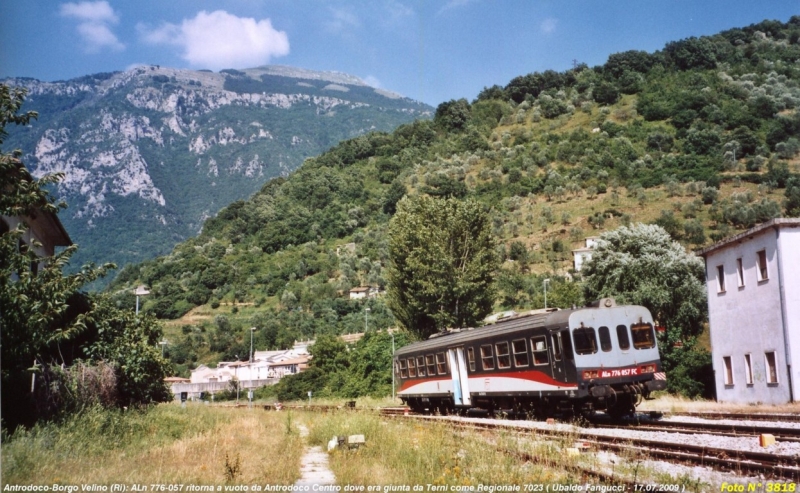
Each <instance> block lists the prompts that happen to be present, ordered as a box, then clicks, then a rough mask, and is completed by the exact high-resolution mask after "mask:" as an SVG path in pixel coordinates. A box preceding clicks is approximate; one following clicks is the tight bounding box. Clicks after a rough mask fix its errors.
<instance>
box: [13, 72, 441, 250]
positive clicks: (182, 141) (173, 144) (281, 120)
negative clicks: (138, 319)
mask: <svg viewBox="0 0 800 493" xmlns="http://www.w3.org/2000/svg"><path fill="white" fill-rule="evenodd" d="M0 82H2V83H4V84H8V85H11V86H19V87H24V88H26V89H27V90H28V95H27V98H26V103H25V106H24V108H23V110H26V111H30V110H35V111H37V112H38V113H39V118H38V120H36V121H35V122H34V123H33V124H32V125H30V126H28V127H24V128H17V129H13V128H12V129H10V130H11V132H10V136H9V137H8V138H7V140H6V143H5V145H6V149H17V148H18V149H21V150H22V151H23V160H24V162H25V164H26V165H27V166H28V168H29V169H30V170H31V171H32V172H33V173H34V174H35V175H37V176H40V175H42V174H45V173H52V172H63V173H65V178H64V180H63V181H62V182H61V183H60V185H59V186H58V189H57V191H56V195H57V196H58V197H59V198H60V199H63V200H65V201H66V202H67V203H68V204H69V208H68V209H67V210H66V211H65V212H62V214H61V216H60V217H61V221H62V222H63V223H64V225H65V227H66V228H67V230H68V231H69V232H70V235H71V236H72V238H73V240H74V241H75V242H76V243H78V244H79V245H80V249H79V253H78V254H77V255H76V256H75V257H73V261H72V263H73V265H74V266H80V265H82V264H83V263H84V262H85V261H89V260H91V261H94V262H98V263H100V262H110V261H113V262H116V263H117V264H118V265H120V266H123V265H125V264H127V263H129V262H140V261H142V260H145V259H148V258H152V257H154V256H156V255H160V254H165V253H167V252H169V251H170V250H171V249H172V247H173V246H174V245H175V244H176V243H178V242H180V241H182V240H185V239H186V238H189V237H190V236H193V235H195V234H197V233H198V232H199V231H200V228H201V226H202V224H203V221H204V220H206V219H207V218H209V217H212V216H214V215H215V214H216V213H217V211H219V209H220V208H222V207H224V206H226V205H227V204H229V203H231V202H234V201H235V200H238V199H242V198H246V197H248V196H250V195H251V194H252V193H253V192H255V191H256V190H258V189H259V188H260V187H261V186H262V185H263V184H264V183H265V182H266V181H268V180H269V179H270V178H273V177H276V176H286V175H288V174H289V173H290V172H291V171H292V170H294V169H296V168H297V167H298V166H299V165H300V164H301V163H302V162H303V160H304V159H306V158H308V157H310V156H314V155H317V154H319V153H321V152H322V151H324V150H326V149H328V148H330V147H331V146H333V145H335V144H336V143H338V142H339V141H341V140H343V139H347V138H352V137H355V136H358V135H361V134H364V133H367V132H371V131H376V130H377V131H381V130H383V131H388V130H391V129H393V128H395V127H397V126H398V125H400V124H401V123H405V122H409V121H412V120H414V119H417V118H426V117H430V116H431V110H432V108H430V107H428V106H426V105H424V104H422V103H418V102H415V101H412V100H410V99H407V98H404V97H401V96H399V95H397V94H394V93H391V92H389V91H385V90H382V89H377V88H373V87H370V86H368V85H367V84H365V83H364V82H363V81H361V80H360V79H359V78H357V77H354V76H351V75H347V74H343V73H337V72H315V71H310V70H304V69H299V68H291V67H282V66H265V67H258V68H253V69H247V70H223V71H221V72H219V73H213V72H210V71H202V70H201V71H192V70H180V69H172V68H165V67H159V66H142V67H137V68H134V69H131V70H127V71H124V72H115V73H103V74H94V75H89V76H85V77H80V78H77V79H72V80H68V81H58V82H42V81H38V80H35V79H29V78H14V79H5V80H3V81H0Z"/></svg>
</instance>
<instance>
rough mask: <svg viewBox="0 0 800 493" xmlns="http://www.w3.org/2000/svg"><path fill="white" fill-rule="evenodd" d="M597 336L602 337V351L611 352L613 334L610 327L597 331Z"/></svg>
mask: <svg viewBox="0 0 800 493" xmlns="http://www.w3.org/2000/svg"><path fill="white" fill-rule="evenodd" d="M597 335H599V336H600V349H602V350H603V351H605V352H608V351H611V333H610V332H609V331H608V327H606V326H603V327H600V328H599V329H597Z"/></svg>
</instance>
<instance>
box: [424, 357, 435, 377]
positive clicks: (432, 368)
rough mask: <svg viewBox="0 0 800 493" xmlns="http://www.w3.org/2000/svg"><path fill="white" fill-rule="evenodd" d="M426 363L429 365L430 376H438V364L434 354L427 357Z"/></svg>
mask: <svg viewBox="0 0 800 493" xmlns="http://www.w3.org/2000/svg"><path fill="white" fill-rule="evenodd" d="M425 363H426V364H427V365H428V375H430V376H433V375H436V362H435V360H434V359H433V355H432V354H426V355H425Z"/></svg>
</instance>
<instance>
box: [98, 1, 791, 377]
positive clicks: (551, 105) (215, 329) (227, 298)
mask: <svg viewBox="0 0 800 493" xmlns="http://www.w3.org/2000/svg"><path fill="white" fill-rule="evenodd" d="M798 61H800V17H798V16H795V17H793V18H792V19H790V20H789V22H787V23H782V22H778V21H764V22H762V23H759V24H756V25H752V26H748V27H745V28H741V29H732V30H729V31H725V32H722V33H719V34H717V35H714V36H706V37H701V38H689V39H685V40H680V41H675V42H671V43H668V44H667V45H666V46H665V47H664V49H663V50H660V51H656V52H654V53H647V52H643V51H635V50H634V51H628V52H624V53H616V54H613V55H611V56H610V57H609V59H608V61H607V62H606V63H605V64H604V65H601V66H597V67H587V66H585V65H583V66H580V65H579V66H578V67H576V68H574V69H572V70H568V71H566V72H555V71H545V72H541V73H540V72H537V73H531V74H526V75H521V76H519V77H515V78H514V79H512V80H511V81H509V83H508V84H506V85H505V86H495V87H491V88H486V89H485V90H483V91H482V92H481V93H480V94H479V95H478V97H477V99H476V100H474V101H472V102H469V101H467V100H466V99H461V100H457V101H448V102H444V103H442V104H441V105H439V107H438V108H437V109H436V112H435V115H434V118H433V120H425V121H416V122H413V123H409V124H405V125H402V126H400V127H398V128H397V129H396V130H395V131H393V132H391V133H385V132H371V133H368V134H366V135H361V136H359V137H356V138H353V139H349V140H345V141H343V142H341V143H339V144H338V145H336V146H335V147H333V148H332V149H330V150H329V151H327V152H325V153H322V154H320V155H319V156H316V157H314V158H311V159H308V160H306V161H305V162H304V163H303V165H302V166H300V168H298V169H297V170H296V171H295V172H293V173H291V174H290V175H289V176H287V177H285V178H284V177H281V178H276V179H273V180H271V181H269V182H268V183H267V184H266V185H264V186H263V187H262V188H261V190H259V191H258V192H256V193H255V194H253V196H252V197H250V198H249V199H247V200H241V201H237V202H235V203H233V204H231V205H229V206H227V207H225V208H224V209H222V210H221V211H220V212H219V213H218V214H217V215H216V216H215V217H213V218H209V219H208V220H207V221H206V223H205V225H204V227H203V230H202V232H201V234H199V235H198V236H196V237H193V238H190V239H189V240H187V241H185V242H182V243H180V244H179V245H177V246H176V247H175V249H174V250H173V251H172V252H171V253H170V254H169V255H166V256H162V257H158V258H156V259H152V260H148V261H146V262H143V263H140V264H136V265H129V266H128V267H126V268H125V269H123V270H122V271H121V272H120V275H119V276H118V277H117V278H116V279H115V281H114V284H113V285H112V286H111V289H112V291H114V292H115V293H117V295H116V300H117V302H118V303H119V304H120V306H127V307H133V306H134V303H135V299H134V298H133V296H132V295H131V294H130V292H131V291H130V288H131V287H133V286H136V285H138V284H139V283H145V284H147V285H148V286H150V288H151V290H152V294H151V295H150V296H149V297H147V299H146V300H145V302H144V305H143V306H144V308H143V310H144V311H146V312H150V313H154V314H155V315H156V316H158V317H160V318H162V319H173V321H170V322H167V324H166V333H167V339H168V340H169V341H170V346H168V348H167V351H169V355H170V358H171V359H172V361H173V363H174V364H175V368H176V370H177V371H180V372H183V373H184V374H185V372H186V371H187V370H188V369H189V368H191V367H193V366H194V365H196V364H197V363H198V362H204V363H213V362H214V361H218V360H219V359H220V358H222V359H228V358H234V357H235V356H236V355H237V354H238V355H241V354H247V352H248V350H249V349H248V348H249V342H250V337H251V336H252V337H255V344H256V347H259V348H264V347H268V348H278V347H290V346H291V344H292V342H293V341H295V340H306V339H308V338H313V337H315V336H316V335H319V334H344V333H350V332H354V331H360V330H363V328H364V327H365V326H368V327H369V328H370V329H373V328H385V327H387V326H391V325H392V324H393V323H394V322H393V319H392V315H391V313H390V312H389V310H388V309H387V308H386V305H385V304H384V303H383V301H382V300H381V299H380V298H377V299H371V300H367V301H350V300H349V299H347V292H348V290H349V289H350V288H351V287H354V286H363V285H367V284H368V285H372V286H382V285H383V284H384V278H383V269H384V268H385V266H386V264H387V262H388V260H389V259H388V254H387V241H388V240H387V238H386V231H387V225H388V222H389V220H390V219H391V217H392V214H393V212H394V210H395V205H396V203H397V202H398V201H399V200H400V199H401V197H402V196H403V195H415V194H429V195H438V196H445V195H450V196H457V197H468V198H472V199H475V200H478V201H480V202H482V203H484V204H485V205H486V207H487V208H489V209H490V210H491V216H492V225H493V232H494V235H495V236H496V237H497V239H498V242H499V243H500V244H501V245H502V246H501V248H500V249H499V251H498V254H499V255H502V257H503V259H504V261H505V262H504V263H503V265H502V268H501V269H500V271H499V272H498V273H497V282H498V292H499V297H498V299H497V302H496V308H497V309H498V310H499V309H517V310H526V309H532V308H541V307H542V306H543V284H544V280H545V279H548V280H550V282H549V283H548V290H547V296H548V302H549V304H550V306H571V305H572V304H581V303H583V301H584V300H583V299H582V295H581V285H580V273H578V272H574V270H573V269H572V259H573V256H572V253H571V250H572V249H576V248H579V247H582V246H584V239H585V238H586V237H588V236H598V235H600V234H601V233H602V232H603V231H605V230H611V229H616V228H617V227H619V226H621V225H624V224H629V223H635V222H644V223H656V224H659V225H661V226H663V227H664V228H665V229H666V230H667V231H668V232H669V233H670V235H672V237H673V238H674V239H676V240H677V241H680V242H681V243H682V244H684V245H685V247H686V248H687V249H692V248H699V247H701V246H703V245H707V244H709V243H710V242H713V241H717V240H719V239H722V238H725V237H727V236H730V235H732V234H734V233H737V232H741V231H743V230H745V229H747V228H748V227H750V226H752V225H753V224H755V223H757V222H760V221H765V220H768V219H770V218H772V217H776V216H779V215H783V214H786V215H792V214H794V215H797V214H800V158H799V156H800V154H799V153H800V111H798V108H800V64H798ZM367 306H368V307H369V308H370V311H369V312H368V313H367V312H366V310H365V307H367ZM251 327H256V328H258V329H259V330H257V331H255V332H251V331H250V330H249V329H250V328H251Z"/></svg>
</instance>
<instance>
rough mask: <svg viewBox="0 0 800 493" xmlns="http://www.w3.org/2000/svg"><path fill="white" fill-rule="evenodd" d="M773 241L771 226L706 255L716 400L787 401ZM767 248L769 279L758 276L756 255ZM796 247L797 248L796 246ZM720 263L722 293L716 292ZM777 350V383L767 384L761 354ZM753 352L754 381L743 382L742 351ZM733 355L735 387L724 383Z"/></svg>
mask: <svg viewBox="0 0 800 493" xmlns="http://www.w3.org/2000/svg"><path fill="white" fill-rule="evenodd" d="M776 247H777V239H776V233H775V230H774V229H772V228H769V229H766V230H763V231H761V232H759V233H757V234H756V235H754V236H753V237H751V238H744V239H742V240H741V241H739V242H734V243H731V244H729V245H726V246H725V247H723V248H720V249H718V250H716V251H714V252H710V253H709V254H708V255H707V256H706V282H707V290H708V306H709V325H710V328H711V346H712V355H713V366H714V380H715V383H716V390H717V400H719V401H721V402H763V403H770V404H778V403H785V402H789V400H790V393H789V386H788V380H789V379H788V376H789V375H788V373H787V371H786V359H785V355H786V352H785V349H784V348H785V341H784V331H783V316H782V312H781V303H780V301H781V292H780V282H779V281H780V278H781V276H780V275H779V272H778V258H777V249H776ZM760 250H765V251H766V256H767V269H768V279H767V280H764V281H759V280H758V256H757V252H758V251H760ZM795 251H797V250H795ZM739 258H741V259H742V266H743V271H744V286H742V287H739V286H738V273H737V259H739ZM720 265H722V266H723V269H724V277H725V291H724V292H719V287H718V286H719V276H718V270H717V267H718V266H720ZM772 351H774V352H775V356H776V369H777V373H778V383H777V384H768V383H767V371H768V368H767V362H766V356H765V353H767V352H772ZM748 353H749V354H750V355H751V366H752V374H753V383H752V384H747V383H746V375H745V354H748ZM725 356H729V357H730V358H731V363H732V369H733V385H725V372H726V369H725V364H724V359H723V358H724V357H725Z"/></svg>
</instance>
